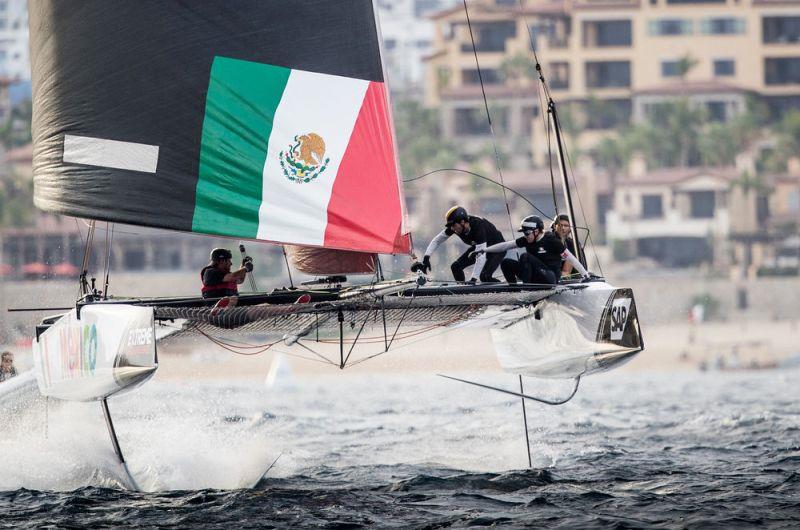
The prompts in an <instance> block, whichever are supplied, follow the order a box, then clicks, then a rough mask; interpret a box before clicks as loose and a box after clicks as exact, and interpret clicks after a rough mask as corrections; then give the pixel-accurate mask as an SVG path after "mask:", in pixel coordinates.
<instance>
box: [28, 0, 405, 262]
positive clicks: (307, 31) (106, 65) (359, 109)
mask: <svg viewBox="0 0 800 530" xmlns="http://www.w3.org/2000/svg"><path fill="white" fill-rule="evenodd" d="M29 16H30V26H31V63H32V83H33V105H34V109H35V111H34V120H33V136H34V146H35V148H34V174H35V178H34V182H35V198H34V200H35V203H36V205H37V206H38V207H40V208H42V209H44V210H46V211H50V212H54V213H60V214H66V215H72V216H77V217H84V218H91V219H98V220H106V221H111V222H121V223H128V224H134V225H145V226H153V227H159V228H165V229H170V230H181V231H192V232H199V233H206V234H215V235H222V236H230V237H236V238H246V239H258V240H263V241H270V242H276V243H291V244H299V245H309V246H316V247H325V248H333V249H342V250H353V251H361V252H371V253H407V252H409V251H410V241H409V237H408V234H407V231H406V229H405V221H404V219H405V212H404V207H403V198H402V188H401V184H400V179H399V171H398V165H397V157H396V146H395V141H394V134H393V126H392V117H391V111H390V105H389V100H388V94H387V88H386V85H385V84H384V71H383V65H382V60H381V52H380V40H379V29H378V25H377V19H376V17H375V11H374V6H373V4H372V1H371V0H304V1H302V2H294V1H293V2H282V1H276V0H272V1H264V0H235V1H231V0H225V1H221V0H217V1H208V0H207V1H203V2H191V3H186V2H179V1H177V0H140V1H137V2H108V1H107V0H84V1H81V2H63V1H59V0H38V1H36V2H32V3H31V6H30V15H29Z"/></svg>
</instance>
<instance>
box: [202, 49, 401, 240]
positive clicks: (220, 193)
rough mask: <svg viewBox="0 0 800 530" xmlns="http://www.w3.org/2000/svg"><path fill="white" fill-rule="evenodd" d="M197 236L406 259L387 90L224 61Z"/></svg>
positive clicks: (216, 70) (213, 97)
mask: <svg viewBox="0 0 800 530" xmlns="http://www.w3.org/2000/svg"><path fill="white" fill-rule="evenodd" d="M199 173H200V178H199V181H198V184H197V195H196V200H195V210H194V219H193V223H192V229H193V230H194V231H197V232H205V233H217V234H221V235H232V236H237V237H248V238H257V239H261V240H265V241H276V242H290V243H295V244H303V245H314V246H325V247H332V248H340V249H347V250H366V251H372V252H383V253H392V252H403V251H406V250H407V248H408V241H407V238H404V237H403V230H402V219H403V214H402V211H401V202H400V190H399V188H398V186H399V182H398V174H397V166H396V163H395V156H394V145H393V134H392V125H391V118H390V114H389V110H388V102H387V98H386V90H385V86H384V84H383V83H380V82H375V81H366V80H363V79H354V78H347V77H342V76H336V75H329V74H321V73H316V72H307V71H303V70H296V69H289V68H285V67H281V66H273V65H269V64H260V63H255V62H250V61H242V60H238V59H231V58H226V57H217V58H215V60H214V63H213V65H212V68H211V80H210V84H209V88H208V95H207V98H206V113H205V120H204V123H203V135H202V141H201V150H200V170H199Z"/></svg>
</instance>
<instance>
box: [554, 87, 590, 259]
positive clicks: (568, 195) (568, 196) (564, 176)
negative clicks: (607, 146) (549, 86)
mask: <svg viewBox="0 0 800 530" xmlns="http://www.w3.org/2000/svg"><path fill="white" fill-rule="evenodd" d="M547 114H548V115H549V116H550V120H551V121H552V123H553V128H554V129H555V131H556V145H557V146H558V167H559V169H561V185H562V186H563V187H564V198H565V200H566V202H567V215H569V222H570V223H571V224H572V235H573V239H574V241H575V257H576V258H578V261H581V262H583V260H581V254H582V252H581V245H580V241H579V238H578V231H577V228H576V226H575V220H576V218H575V210H574V209H573V208H572V192H571V191H570V188H569V177H568V173H567V164H566V161H565V159H564V145H563V142H562V139H561V124H560V123H559V122H558V111H557V110H556V102H555V101H553V98H550V99H549V101H548V103H547Z"/></svg>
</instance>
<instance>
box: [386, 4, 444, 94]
mask: <svg viewBox="0 0 800 530" xmlns="http://www.w3.org/2000/svg"><path fill="white" fill-rule="evenodd" d="M456 1H458V0H378V1H377V6H378V16H379V19H380V26H381V36H382V38H383V53H384V60H385V65H386V69H387V70H388V74H389V81H390V83H389V86H390V87H391V89H392V91H394V92H398V93H402V94H404V95H406V94H410V95H414V94H422V88H423V79H424V76H425V70H424V64H423V62H422V58H423V57H424V56H426V55H428V54H429V53H430V52H431V48H432V46H433V22H432V21H431V20H430V18H429V15H430V14H432V13H434V12H437V11H441V10H442V9H446V8H448V7H450V6H452V5H453V4H454V3H455V2H456Z"/></svg>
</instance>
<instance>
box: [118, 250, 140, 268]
mask: <svg viewBox="0 0 800 530" xmlns="http://www.w3.org/2000/svg"><path fill="white" fill-rule="evenodd" d="M123 268H124V269H125V270H129V271H140V270H144V250H139V249H128V250H125V253H124V256H123Z"/></svg>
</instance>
